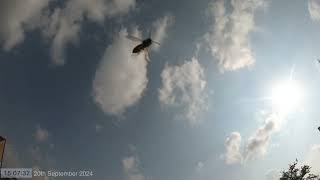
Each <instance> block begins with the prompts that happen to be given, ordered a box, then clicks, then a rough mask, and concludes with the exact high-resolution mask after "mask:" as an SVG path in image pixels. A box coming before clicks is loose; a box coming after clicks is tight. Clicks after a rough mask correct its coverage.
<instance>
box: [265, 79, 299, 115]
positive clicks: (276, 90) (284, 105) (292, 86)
mask: <svg viewBox="0 0 320 180" xmlns="http://www.w3.org/2000/svg"><path fill="white" fill-rule="evenodd" d="M302 98H303V91H302V88H301V87H300V86H299V85H298V83H297V82H295V81H293V80H290V81H285V82H282V83H279V84H276V85H275V86H274V87H273V88H272V95H271V101H272V106H273V107H274V108H275V110H277V111H278V112H280V113H289V112H291V111H293V110H295V109H296V108H297V107H298V106H299V105H300V103H301V100H302Z"/></svg>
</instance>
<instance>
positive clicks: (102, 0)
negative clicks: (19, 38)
mask: <svg viewBox="0 0 320 180" xmlns="http://www.w3.org/2000/svg"><path fill="white" fill-rule="evenodd" d="M134 6H135V0H112V1H106V0H91V1H87V0H70V1H68V2H67V3H66V5H65V7H64V8H63V9H60V8H56V9H55V10H54V12H53V14H52V15H51V16H50V17H49V22H50V23H49V24H47V27H46V28H44V35H45V36H47V37H48V38H50V39H52V47H51V54H52V58H53V63H54V64H56V65H62V64H64V63H65V48H66V46H67V45H68V44H70V43H75V42H77V41H78V39H79V32H80V30H81V26H82V23H83V21H84V20H85V18H86V19H87V20H88V21H92V22H96V23H101V24H102V23H103V21H104V20H105V18H106V17H112V16H115V15H121V14H124V13H127V12H128V11H129V10H130V9H131V8H133V7H134Z"/></svg>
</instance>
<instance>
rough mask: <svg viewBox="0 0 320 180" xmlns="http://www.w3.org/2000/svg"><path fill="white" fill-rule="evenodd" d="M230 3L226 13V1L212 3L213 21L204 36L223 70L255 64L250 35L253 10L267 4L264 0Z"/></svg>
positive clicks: (252, 23)
mask: <svg viewBox="0 0 320 180" xmlns="http://www.w3.org/2000/svg"><path fill="white" fill-rule="evenodd" d="M230 4H231V8H230V12H227V8H226V5H225V2H224V0H217V1H215V2H213V3H211V5H210V8H209V12H210V14H211V15H212V16H213V18H214V24H213V26H212V28H211V31H210V32H209V33H207V34H206V35H205V39H206V41H207V42H208V44H209V46H210V50H211V53H212V55H213V56H214V57H216V59H217V60H218V65H219V68H220V70H221V71H225V70H227V71H230V70H236V69H240V68H243V67H246V66H250V65H252V64H253V63H254V58H253V55H252V51H251V48H250V43H249V34H250V32H252V31H253V30H254V28H255V24H254V13H255V11H256V10H257V9H258V8H259V7H262V6H264V4H265V1H264V0H231V2H230Z"/></svg>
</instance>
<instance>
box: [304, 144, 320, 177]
mask: <svg viewBox="0 0 320 180" xmlns="http://www.w3.org/2000/svg"><path fill="white" fill-rule="evenodd" d="M305 164H307V165H310V166H311V171H312V172H313V173H315V174H319V173H320V145H313V146H312V148H311V150H310V151H309V153H308V154H307V157H306V163H305Z"/></svg>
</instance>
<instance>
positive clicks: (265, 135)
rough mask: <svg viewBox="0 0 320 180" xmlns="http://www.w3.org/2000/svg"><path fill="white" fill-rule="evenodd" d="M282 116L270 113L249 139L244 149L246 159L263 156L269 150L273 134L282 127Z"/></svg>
mask: <svg viewBox="0 0 320 180" xmlns="http://www.w3.org/2000/svg"><path fill="white" fill-rule="evenodd" d="M280 121H281V119H280V117H279V116H277V115H276V114H270V115H269V116H268V117H267V119H266V121H265V123H264V124H263V126H262V127H260V128H258V129H257V131H256V132H255V133H254V134H253V135H252V136H251V137H250V138H249V139H248V143H247V146H246V148H245V151H244V159H245V160H249V159H252V158H255V157H257V156H263V155H265V153H266V152H267V149H268V147H269V142H270V138H271V135H272V134H273V133H274V132H276V131H278V130H279V129H280Z"/></svg>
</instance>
